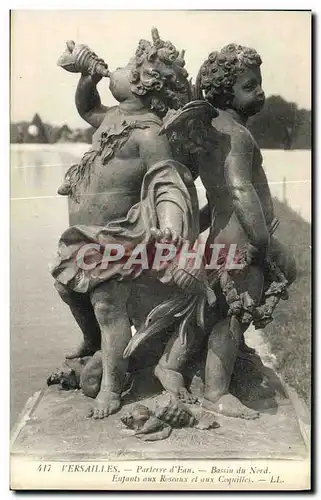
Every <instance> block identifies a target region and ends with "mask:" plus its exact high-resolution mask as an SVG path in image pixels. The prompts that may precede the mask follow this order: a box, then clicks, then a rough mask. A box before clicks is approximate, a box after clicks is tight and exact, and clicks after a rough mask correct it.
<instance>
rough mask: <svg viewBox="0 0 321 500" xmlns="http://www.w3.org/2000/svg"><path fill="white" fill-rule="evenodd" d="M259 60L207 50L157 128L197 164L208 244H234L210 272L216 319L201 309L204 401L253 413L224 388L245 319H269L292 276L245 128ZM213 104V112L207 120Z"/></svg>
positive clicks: (257, 93) (256, 94) (257, 88)
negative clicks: (180, 102) (232, 265)
mask: <svg viewBox="0 0 321 500" xmlns="http://www.w3.org/2000/svg"><path fill="white" fill-rule="evenodd" d="M261 62H262V61H261V58H260V56H259V54H258V53H257V52H256V51H255V50H254V49H251V48H247V47H244V46H241V45H237V44H230V45H227V46H226V47H224V48H223V49H222V50H221V51H218V52H212V53H211V54H210V55H209V57H208V58H207V59H206V61H205V62H204V63H203V64H202V67H201V68H200V71H199V73H198V77H197V80H196V84H195V97H196V99H198V101H195V102H192V103H189V104H187V105H185V106H183V108H182V110H180V111H177V112H176V113H173V112H172V113H169V115H168V116H167V117H166V118H165V119H164V125H163V128H162V131H163V133H166V134H167V135H168V137H169V139H170V141H171V142H172V143H173V144H174V146H175V147H176V150H177V151H179V150H185V154H186V150H188V151H189V152H190V154H191V155H192V156H193V157H194V161H195V164H197V167H196V170H198V172H199V175H200V178H201V180H202V182H203V185H204V187H205V189H206V195H207V199H208V204H207V205H206V207H205V208H204V209H203V210H202V211H201V214H200V220H201V230H202V231H204V230H205V229H206V228H208V227H209V228H210V231H209V236H208V239H207V245H208V246H210V245H211V244H216V245H217V244H221V245H224V246H225V250H226V245H231V244H237V248H238V257H239V259H238V262H237V265H238V267H239V269H237V270H236V269H235V270H231V271H227V270H226V269H224V265H223V266H222V270H223V269H224V271H222V272H220V271H217V275H218V279H217V283H216V288H215V291H216V292H217V286H219V288H220V292H217V293H221V294H222V295H223V297H224V301H223V305H222V308H221V319H220V321H218V322H217V318H215V319H214V320H213V321H210V313H208V315H207V319H209V321H208V325H207V328H208V333H209V334H210V336H209V341H208V349H207V361H206V368H205V391H204V401H203V406H204V407H205V408H207V409H209V410H211V411H214V412H218V413H222V414H224V415H226V416H232V417H241V418H246V419H251V418H257V416H258V413H257V412H256V411H254V410H252V409H250V408H248V407H246V406H245V405H243V404H242V403H241V401H240V400H239V399H238V398H237V397H236V396H235V395H232V394H231V393H230V383H231V377H232V374H233V370H234V368H235V361H236V358H237V355H238V352H239V350H240V349H243V351H248V348H247V346H246V345H245V344H244V332H245V331H246V330H247V329H248V327H249V325H250V323H251V322H252V321H253V323H254V325H255V326H256V327H260V328H264V326H265V325H266V324H267V323H268V322H270V321H271V320H272V313H273V309H274V308H275V306H276V305H277V303H278V301H279V300H280V298H286V294H287V292H286V289H287V287H288V286H289V285H290V284H291V283H292V282H293V281H294V279H295V276H296V268H295V262H294V259H293V257H292V256H291V255H290V253H289V251H288V250H287V249H285V248H284V247H283V246H282V245H281V243H279V242H278V241H277V240H276V238H275V237H273V236H272V234H273V232H274V230H275V228H276V226H277V222H276V219H275V217H274V210H273V202H272V197H271V193H270V189H269V186H268V182H267V179H266V176H265V173H264V169H263V166H262V155H261V152H260V149H259V147H258V145H257V143H256V141H255V140H254V138H253V136H252V135H251V133H250V131H249V130H248V129H247V128H246V124H247V120H248V118H249V117H250V116H252V115H254V114H255V113H258V112H259V111H260V110H261V109H262V106H263V104H264V92H263V90H262V77H261V69H260V67H261ZM204 98H205V101H204ZM202 100H203V101H202ZM212 106H214V107H215V108H216V109H218V110H219V113H218V116H216V117H214V118H213V119H212V120H211V121H209V120H208V116H209V114H210V108H211V107H212ZM202 109H203V115H202ZM202 116H203V118H204V117H205V119H202ZM223 261H224V258H223ZM227 312H228V314H227Z"/></svg>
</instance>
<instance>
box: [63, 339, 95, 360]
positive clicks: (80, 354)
mask: <svg viewBox="0 0 321 500" xmlns="http://www.w3.org/2000/svg"><path fill="white" fill-rule="evenodd" d="M99 349H100V347H98V346H97V345H95V344H91V343H90V342H82V343H81V344H80V346H79V347H78V348H77V349H76V350H75V351H73V352H71V353H70V354H66V356H65V357H66V359H74V358H84V357H85V356H93V355H94V354H95V352H96V351H99Z"/></svg>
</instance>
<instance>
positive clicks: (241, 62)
mask: <svg viewBox="0 0 321 500" xmlns="http://www.w3.org/2000/svg"><path fill="white" fill-rule="evenodd" d="M261 64H262V59H261V57H260V56H259V54H258V53H257V52H256V50H255V49H251V48H249V47H244V46H242V45H237V44H235V43H231V44H229V45H226V46H225V47H224V48H223V49H222V50H221V51H220V52H217V51H216V52H211V53H210V55H209V56H208V58H207V59H206V61H204V63H203V64H202V66H201V68H200V70H199V73H198V76H197V80H196V93H197V94H198V96H199V97H201V95H202V93H203V92H202V91H204V95H205V99H206V100H208V101H209V102H210V103H211V104H213V106H216V107H218V108H220V109H226V108H228V107H229V106H230V105H231V103H232V101H233V85H234V84H235V82H236V78H237V75H238V74H240V73H242V71H244V70H245V69H248V68H253V67H259V66H261Z"/></svg>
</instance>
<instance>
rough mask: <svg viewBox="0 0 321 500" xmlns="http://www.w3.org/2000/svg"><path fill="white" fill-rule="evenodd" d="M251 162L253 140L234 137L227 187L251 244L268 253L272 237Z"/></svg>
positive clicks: (226, 169) (228, 161) (243, 136)
mask: <svg viewBox="0 0 321 500" xmlns="http://www.w3.org/2000/svg"><path fill="white" fill-rule="evenodd" d="M252 161H253V143H252V141H251V139H250V138H249V137H248V136H247V135H246V134H242V135H234V136H233V137H232V143H231V151H230V153H229V155H228V157H227V159H226V163H225V167H224V168H225V180H226V184H227V186H228V188H229V191H230V194H231V196H232V198H233V204H234V209H235V212H236V215H237V217H238V219H239V221H240V223H241V225H242V227H243V229H244V231H245V233H246V234H247V236H248V239H249V242H250V243H251V244H252V245H253V246H255V247H256V248H257V249H259V250H260V251H261V252H262V253H265V251H266V249H267V248H268V246H269V243H270V236H269V232H268V228H267V224H266V219H265V215H264V211H263V208H262V205H261V202H260V199H259V197H258V194H257V192H256V190H255V188H254V186H253V184H252Z"/></svg>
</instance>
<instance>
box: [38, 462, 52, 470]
mask: <svg viewBox="0 0 321 500" xmlns="http://www.w3.org/2000/svg"><path fill="white" fill-rule="evenodd" d="M50 470H51V464H40V465H38V467H37V471H39V472H50Z"/></svg>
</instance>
